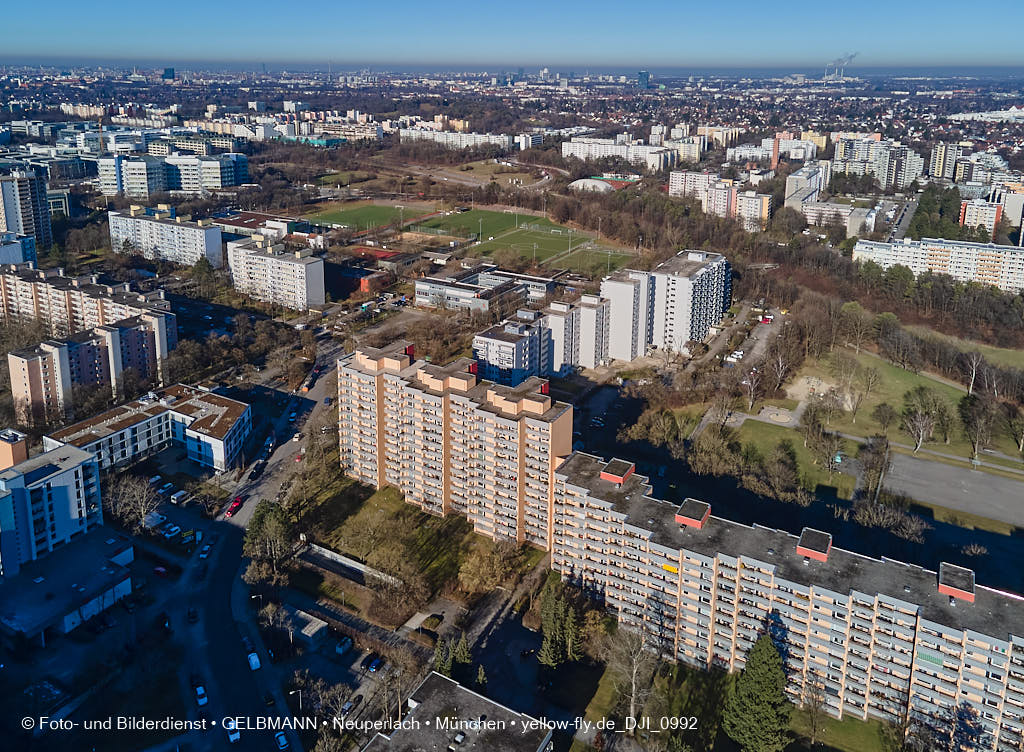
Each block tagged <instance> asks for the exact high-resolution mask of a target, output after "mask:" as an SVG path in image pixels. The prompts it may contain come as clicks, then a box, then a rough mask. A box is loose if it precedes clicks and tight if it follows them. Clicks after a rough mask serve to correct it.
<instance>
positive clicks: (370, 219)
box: [305, 201, 421, 230]
mask: <svg viewBox="0 0 1024 752" xmlns="http://www.w3.org/2000/svg"><path fill="white" fill-rule="evenodd" d="M345 206H348V207H351V208H342V207H345ZM396 207H397V204H396V205H384V206H382V205H379V204H370V203H367V202H365V201H357V202H353V203H351V204H342V205H340V206H339V208H336V209H328V210H327V211H323V212H319V213H317V214H311V215H309V216H307V217H305V219H308V220H309V221H310V222H317V223H322V224H336V225H348V226H349V227H352V228H354V229H356V230H365V229H367V227H382V226H384V225H388V224H391V223H392V222H397V221H398V220H399V218H400V217H401V216H404V218H405V219H407V220H409V219H412V218H413V217H415V216H416V215H417V214H420V213H421V212H420V210H418V209H415V208H412V207H406V208H405V211H404V214H403V212H402V210H400V209H398V208H396Z"/></svg>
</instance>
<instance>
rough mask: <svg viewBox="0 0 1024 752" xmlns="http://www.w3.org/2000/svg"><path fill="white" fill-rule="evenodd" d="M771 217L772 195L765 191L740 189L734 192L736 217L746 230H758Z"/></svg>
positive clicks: (763, 226) (766, 223)
mask: <svg viewBox="0 0 1024 752" xmlns="http://www.w3.org/2000/svg"><path fill="white" fill-rule="evenodd" d="M771 217H772V197H771V196H770V195H769V194H767V193H757V192H756V191H740V192H738V193H737V194H736V218H737V219H738V220H739V221H740V223H741V224H742V225H743V229H744V230H746V231H747V232H760V231H761V230H763V229H764V228H765V227H766V226H767V225H768V220H769V219H771Z"/></svg>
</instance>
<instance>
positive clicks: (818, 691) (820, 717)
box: [800, 669, 825, 747]
mask: <svg viewBox="0 0 1024 752" xmlns="http://www.w3.org/2000/svg"><path fill="white" fill-rule="evenodd" d="M800 706H801V707H802V708H803V709H804V714H805V715H806V716H807V730H808V731H809V732H810V734H811V746H812V747H813V746H814V745H815V744H817V742H818V736H819V735H820V734H821V732H822V729H823V727H824V724H825V683H824V682H823V681H822V680H821V679H820V678H819V676H818V673H817V672H816V671H815V670H813V669H811V670H810V671H808V673H807V676H805V677H804V687H803V691H802V692H801V693H800Z"/></svg>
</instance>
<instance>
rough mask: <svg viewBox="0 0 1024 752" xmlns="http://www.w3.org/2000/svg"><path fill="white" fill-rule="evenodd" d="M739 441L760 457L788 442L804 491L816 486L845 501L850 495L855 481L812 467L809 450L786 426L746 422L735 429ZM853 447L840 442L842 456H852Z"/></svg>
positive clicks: (850, 444)
mask: <svg viewBox="0 0 1024 752" xmlns="http://www.w3.org/2000/svg"><path fill="white" fill-rule="evenodd" d="M737 434H738V436H739V440H740V441H741V442H742V443H743V444H744V445H751V446H755V447H757V449H758V451H760V453H761V455H762V456H764V455H767V454H768V453H769V452H771V451H772V449H774V448H775V446H776V445H777V444H778V443H779V442H780V441H788V442H790V443H791V444H792V445H793V449H794V450H795V451H796V458H797V463H798V464H799V466H800V477H801V479H802V480H803V485H804V488H806V489H807V490H809V491H814V490H815V489H816V488H817V487H818V486H826V487H831V488H835V489H836V495H837V496H839V498H841V499H849V498H851V497H852V496H853V489H854V485H855V484H856V482H857V481H856V478H854V477H853V476H852V475H847V474H846V473H844V472H837V473H833V474H832V477H831V478H829V476H828V472H827V471H826V470H824V469H823V468H821V467H819V466H818V465H815V464H814V460H813V459H812V458H811V453H810V451H808V450H807V448H806V447H804V442H803V439H802V438H801V437H800V433H799V432H798V431H797V430H796V429H795V428H787V427H786V426H773V425H772V424H770V423H762V422H761V421H759V420H747V421H744V423H743V425H742V426H740V427H739V429H738V430H737ZM856 453H857V446H856V444H855V443H854V442H852V441H844V442H843V454H844V456H848V457H849V456H855V455H856Z"/></svg>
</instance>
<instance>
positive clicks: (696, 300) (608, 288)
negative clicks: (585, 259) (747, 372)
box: [601, 251, 732, 360]
mask: <svg viewBox="0 0 1024 752" xmlns="http://www.w3.org/2000/svg"><path fill="white" fill-rule="evenodd" d="M601 297H602V298H605V299H607V300H608V357H609V358H614V359H617V360H635V359H636V358H639V357H641V356H643V355H645V354H646V353H647V350H648V348H650V347H652V346H653V347H657V348H659V349H662V350H668V351H671V352H677V353H686V352H687V351H688V350H687V343H688V342H691V341H695V342H700V341H703V340H704V339H705V338H707V336H708V334H709V333H710V327H711V326H713V325H715V324H717V323H718V322H719V321H721V319H722V314H723V313H724V312H725V311H726V309H728V307H729V304H730V300H731V297H732V286H731V272H730V267H729V263H728V262H727V261H726V260H725V257H724V256H722V255H720V254H717V253H705V252H703V251H682V252H680V253H678V254H676V255H675V256H673V257H672V258H670V259H669V260H667V261H665V262H663V263H661V264H660V265H658V266H657V267H655V268H654V269H653V270H652V271H649V272H647V271H637V270H634V269H621V270H619V271H617V272H615V273H614V274H612V275H610V276H608V277H605V278H604V279H603V280H601Z"/></svg>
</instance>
